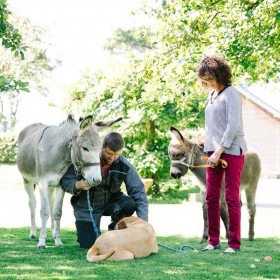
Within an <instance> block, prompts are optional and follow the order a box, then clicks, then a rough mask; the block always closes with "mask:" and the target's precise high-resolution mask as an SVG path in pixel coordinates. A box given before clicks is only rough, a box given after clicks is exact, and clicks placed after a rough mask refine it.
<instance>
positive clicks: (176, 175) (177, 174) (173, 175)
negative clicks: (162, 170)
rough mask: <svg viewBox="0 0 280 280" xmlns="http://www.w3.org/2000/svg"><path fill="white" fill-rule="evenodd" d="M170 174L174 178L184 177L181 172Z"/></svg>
mask: <svg viewBox="0 0 280 280" xmlns="http://www.w3.org/2000/svg"><path fill="white" fill-rule="evenodd" d="M170 175H171V176H172V177H173V178H174V179H180V178H181V177H182V173H181V172H171V173H170Z"/></svg>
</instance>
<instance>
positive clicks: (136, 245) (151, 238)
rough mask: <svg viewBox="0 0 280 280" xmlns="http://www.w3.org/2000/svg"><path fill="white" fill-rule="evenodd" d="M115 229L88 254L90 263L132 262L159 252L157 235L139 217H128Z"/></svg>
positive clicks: (98, 240) (103, 236)
mask: <svg viewBox="0 0 280 280" xmlns="http://www.w3.org/2000/svg"><path fill="white" fill-rule="evenodd" d="M115 229H116V230H112V231H108V232H106V233H104V234H102V235H100V236H99V237H98V238H97V239H96V241H95V243H94V244H93V246H92V247H91V248H90V249H89V250H88V253H87V260H88V261H89V262H96V261H103V260H112V261H124V260H131V259H134V258H142V257H147V256H149V255H150V254H152V253H157V252H158V245H157V240H156V234H155V231H154V229H153V227H152V225H151V224H150V223H148V222H146V221H144V220H142V219H140V218H138V217H133V216H132V217H126V218H123V219H121V220H120V221H119V222H118V223H117V224H116V226H115Z"/></svg>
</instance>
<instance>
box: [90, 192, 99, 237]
mask: <svg viewBox="0 0 280 280" xmlns="http://www.w3.org/2000/svg"><path fill="white" fill-rule="evenodd" d="M87 203H88V211H89V215H90V219H91V222H92V226H93V231H94V233H95V236H96V238H97V237H98V236H99V235H100V234H99V231H98V228H97V226H96V223H95V221H94V218H93V214H92V212H93V209H92V207H91V203H90V199H89V190H87Z"/></svg>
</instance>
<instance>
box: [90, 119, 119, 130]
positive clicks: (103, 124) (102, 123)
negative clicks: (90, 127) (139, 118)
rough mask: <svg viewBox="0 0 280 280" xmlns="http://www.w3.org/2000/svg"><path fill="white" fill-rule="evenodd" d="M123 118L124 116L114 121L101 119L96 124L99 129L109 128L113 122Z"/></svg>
mask: <svg viewBox="0 0 280 280" xmlns="http://www.w3.org/2000/svg"><path fill="white" fill-rule="evenodd" d="M121 120H122V117H120V118H118V119H116V120H113V121H100V122H96V123H95V125H96V126H97V127H98V130H102V129H104V128H107V127H109V126H112V125H113V124H115V123H117V122H119V121H121Z"/></svg>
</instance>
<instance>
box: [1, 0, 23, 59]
mask: <svg viewBox="0 0 280 280" xmlns="http://www.w3.org/2000/svg"><path fill="white" fill-rule="evenodd" d="M6 3H7V1H6V0H1V1H0V39H1V41H2V46H4V47H5V48H7V49H11V51H12V52H14V55H15V56H16V57H17V56H20V58H21V59H22V60H23V59H24V52H25V51H26V49H27V47H26V46H23V45H22V37H21V35H20V34H19V31H18V29H16V28H14V26H13V25H12V24H10V23H9V21H8V17H9V15H10V14H11V12H10V11H9V10H8V9H7V4H6Z"/></svg>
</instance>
